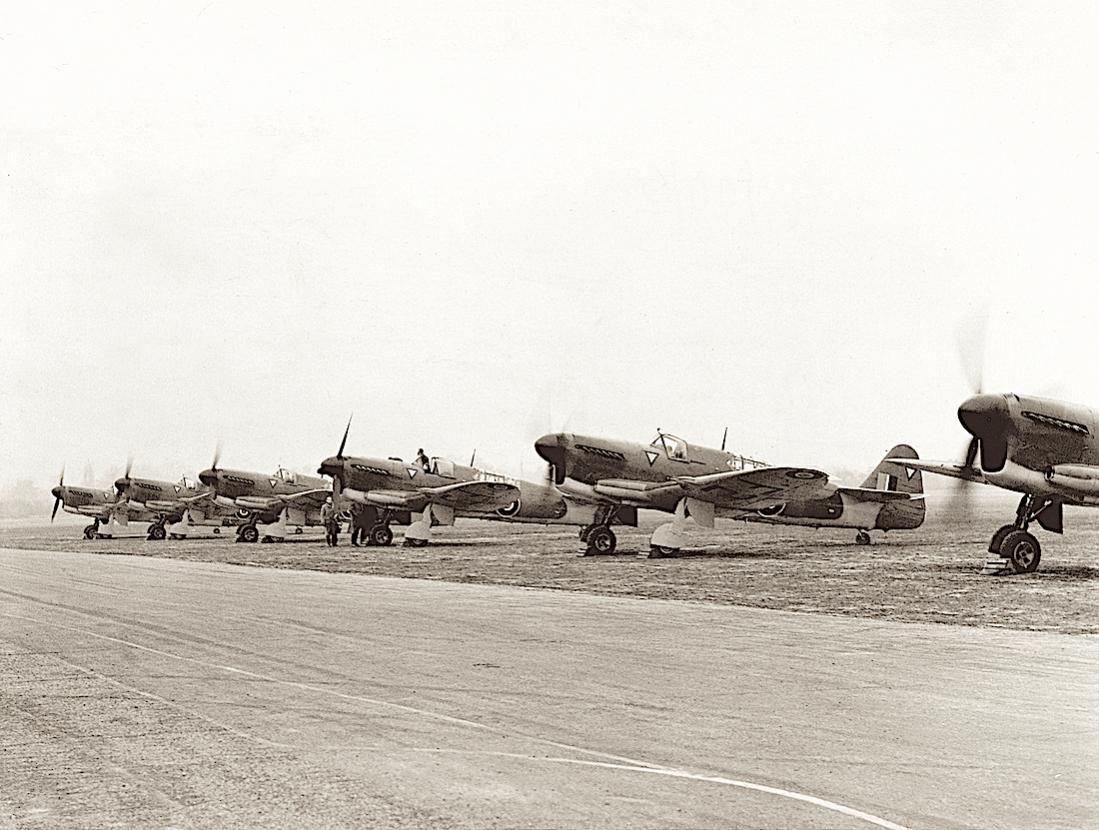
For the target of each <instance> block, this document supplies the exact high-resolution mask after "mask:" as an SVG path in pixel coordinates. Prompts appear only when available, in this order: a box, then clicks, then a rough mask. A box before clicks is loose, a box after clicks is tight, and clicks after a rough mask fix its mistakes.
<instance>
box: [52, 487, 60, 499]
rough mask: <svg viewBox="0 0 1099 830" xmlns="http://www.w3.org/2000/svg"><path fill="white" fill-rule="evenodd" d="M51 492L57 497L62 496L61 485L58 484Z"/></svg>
mask: <svg viewBox="0 0 1099 830" xmlns="http://www.w3.org/2000/svg"><path fill="white" fill-rule="evenodd" d="M50 493H52V494H53V497H54V498H55V499H59V498H61V485H60V484H58V485H57V486H56V487H54V488H53V489H52V490H50Z"/></svg>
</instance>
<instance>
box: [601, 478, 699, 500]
mask: <svg viewBox="0 0 1099 830" xmlns="http://www.w3.org/2000/svg"><path fill="white" fill-rule="evenodd" d="M673 490H674V491H676V492H677V493H678V492H681V487H680V486H679V484H678V482H675V481H637V480H636V479H630V478H602V479H600V480H599V481H597V482H596V483H595V484H594V485H593V486H592V492H594V493H595V495H597V496H599V497H601V498H603V499H606V500H607V501H611V502H615V503H617V504H627V505H631V506H633V507H647V506H649V505H650V504H652V503H653V502H654V501H655V500H656V499H657V498H659V497H660V496H666V495H667V494H668V492H669V491H673Z"/></svg>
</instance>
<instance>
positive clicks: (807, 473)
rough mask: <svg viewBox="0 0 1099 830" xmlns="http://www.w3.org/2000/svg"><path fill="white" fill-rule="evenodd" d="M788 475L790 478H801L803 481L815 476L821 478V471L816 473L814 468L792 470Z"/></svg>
mask: <svg viewBox="0 0 1099 830" xmlns="http://www.w3.org/2000/svg"><path fill="white" fill-rule="evenodd" d="M786 475H788V476H789V477H790V478H800V479H801V480H802V481H808V480H810V479H813V478H820V474H819V473H815V472H813V471H812V470H791V471H790V472H788V473H787V474H786Z"/></svg>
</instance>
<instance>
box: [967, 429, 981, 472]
mask: <svg viewBox="0 0 1099 830" xmlns="http://www.w3.org/2000/svg"><path fill="white" fill-rule="evenodd" d="M980 446H981V441H980V439H979V438H977V437H976V436H973V440H972V441H970V442H969V447H967V448H966V451H965V466H966V467H972V466H973V462H974V461H976V460H977V450H979V449H980Z"/></svg>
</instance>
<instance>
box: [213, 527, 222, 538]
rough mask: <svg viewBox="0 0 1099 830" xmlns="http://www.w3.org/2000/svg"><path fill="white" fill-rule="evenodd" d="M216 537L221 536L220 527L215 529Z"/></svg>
mask: <svg viewBox="0 0 1099 830" xmlns="http://www.w3.org/2000/svg"><path fill="white" fill-rule="evenodd" d="M214 535H215V536H220V535H221V528H220V527H215V528H214Z"/></svg>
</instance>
